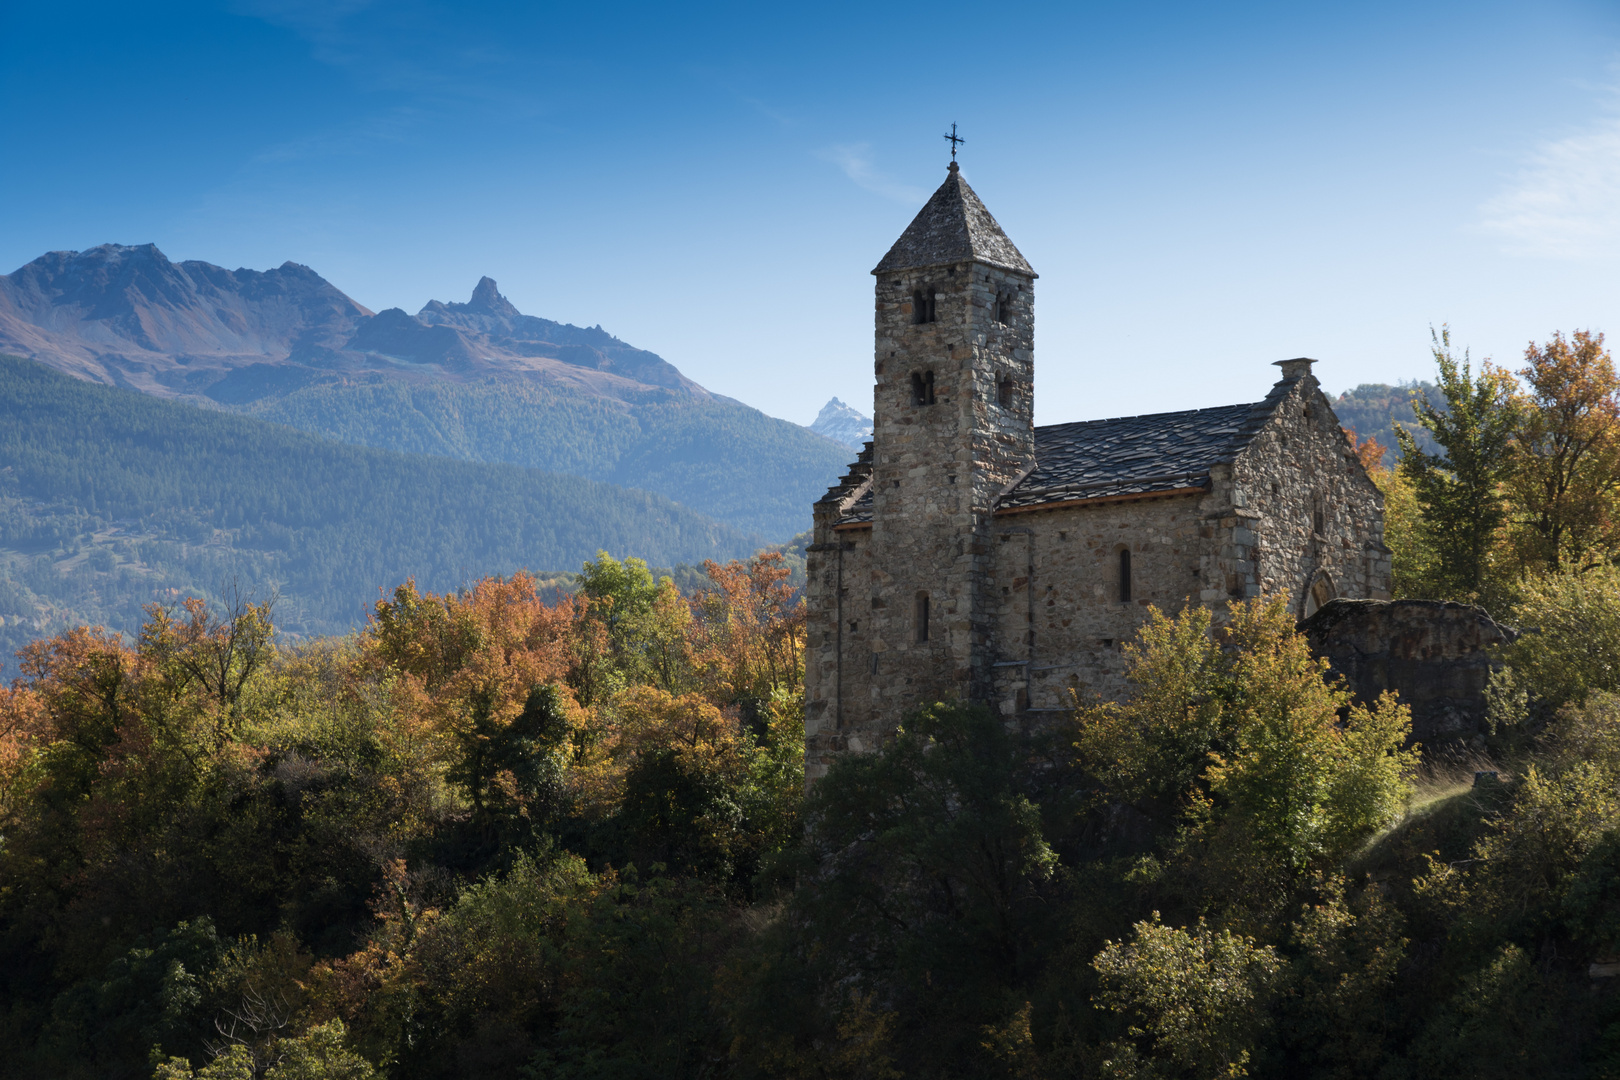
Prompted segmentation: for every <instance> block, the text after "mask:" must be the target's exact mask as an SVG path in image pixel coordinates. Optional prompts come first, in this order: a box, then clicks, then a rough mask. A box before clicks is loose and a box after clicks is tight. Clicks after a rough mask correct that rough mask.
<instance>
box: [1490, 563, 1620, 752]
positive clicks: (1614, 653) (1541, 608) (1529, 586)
mask: <svg viewBox="0 0 1620 1080" xmlns="http://www.w3.org/2000/svg"><path fill="white" fill-rule="evenodd" d="M1513 621H1514V622H1515V623H1516V624H1518V625H1519V626H1520V627H1522V628H1523V631H1522V632H1521V633H1520V634H1519V636H1518V637H1517V638H1516V639H1514V641H1513V642H1511V643H1510V644H1508V645H1506V646H1504V647H1503V649H1502V650H1501V659H1502V662H1503V663H1504V664H1505V665H1506V666H1505V670H1503V671H1502V672H1499V673H1498V674H1497V675H1495V676H1493V690H1494V691H1495V692H1496V695H1497V697H1498V701H1497V702H1493V705H1506V706H1507V708H1506V709H1504V710H1503V711H1500V712H1498V714H1497V715H1496V717H1495V719H1496V721H1497V723H1498V724H1502V723H1517V722H1519V721H1521V720H1523V719H1525V718H1526V714H1525V712H1524V709H1525V708H1526V707H1527V708H1528V715H1529V716H1530V717H1532V718H1534V719H1535V720H1537V721H1538V722H1543V723H1544V722H1546V721H1547V720H1549V719H1551V718H1552V717H1553V716H1554V715H1555V714H1556V713H1557V712H1558V711H1559V710H1560V709H1562V708H1563V707H1564V706H1566V705H1571V704H1573V705H1579V704H1581V703H1582V702H1584V701H1585V700H1586V698H1587V697H1588V696H1589V695H1590V694H1592V693H1593V692H1595V691H1606V692H1609V693H1620V569H1616V568H1614V567H1599V568H1597V569H1594V570H1591V571H1589V572H1587V573H1584V574H1582V573H1575V572H1572V571H1566V572H1564V573H1560V574H1546V575H1541V576H1538V577H1531V578H1528V579H1526V580H1525V581H1524V582H1523V583H1521V585H1520V586H1519V602H1518V604H1517V605H1515V607H1514V609H1513ZM1514 697H1519V698H1521V699H1524V700H1523V701H1522V702H1519V703H1515V702H1513V700H1512V699H1513V698H1514Z"/></svg>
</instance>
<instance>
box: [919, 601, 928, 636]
mask: <svg viewBox="0 0 1620 1080" xmlns="http://www.w3.org/2000/svg"><path fill="white" fill-rule="evenodd" d="M927 641H928V594H927V593H925V592H924V593H918V594H917V644H919V645H922V644H924V643H925V642H927Z"/></svg>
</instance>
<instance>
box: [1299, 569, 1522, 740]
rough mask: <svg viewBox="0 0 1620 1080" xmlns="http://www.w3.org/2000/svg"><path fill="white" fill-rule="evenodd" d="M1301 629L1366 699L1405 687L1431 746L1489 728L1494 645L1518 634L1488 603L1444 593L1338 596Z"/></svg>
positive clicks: (1416, 726) (1419, 736) (1415, 723)
mask: <svg viewBox="0 0 1620 1080" xmlns="http://www.w3.org/2000/svg"><path fill="white" fill-rule="evenodd" d="M1301 629H1302V630H1303V631H1304V632H1305V636H1306V638H1307V639H1308V640H1309V641H1310V644H1311V651H1312V652H1314V653H1316V655H1318V656H1321V657H1324V658H1325V659H1326V660H1327V661H1328V663H1330V664H1331V665H1332V666H1333V671H1334V673H1335V674H1338V675H1340V676H1343V678H1344V680H1345V683H1346V684H1347V685H1348V687H1349V689H1350V690H1351V691H1352V692H1353V693H1354V694H1355V695H1356V698H1357V699H1358V700H1360V701H1363V702H1371V701H1374V700H1376V699H1377V697H1378V695H1379V694H1381V693H1383V692H1384V691H1385V690H1386V689H1387V690H1394V691H1395V692H1396V693H1397V694H1399V695H1400V699H1401V701H1402V702H1403V703H1404V704H1406V705H1409V706H1411V709H1412V737H1413V740H1414V741H1416V742H1419V743H1422V744H1423V745H1424V746H1425V747H1427V748H1430V749H1432V748H1434V747H1435V746H1437V745H1439V744H1441V743H1446V742H1457V741H1465V740H1468V739H1470V738H1473V737H1475V736H1478V735H1480V734H1482V733H1483V731H1484V725H1485V683H1486V680H1487V679H1488V678H1489V676H1490V672H1491V668H1492V664H1493V663H1494V660H1493V658H1492V655H1491V650H1492V649H1494V648H1495V647H1497V646H1500V645H1506V644H1507V643H1509V642H1510V641H1512V640H1513V639H1514V637H1516V636H1517V632H1516V631H1514V630H1512V629H1509V628H1507V627H1504V626H1501V625H1499V624H1498V623H1497V622H1496V621H1495V620H1494V619H1492V618H1491V617H1490V615H1489V614H1488V613H1487V612H1486V611H1485V609H1484V608H1479V607H1474V606H1473V605H1471V604H1457V603H1448V602H1442V601H1439V600H1384V601H1378V600H1335V601H1333V602H1332V603H1329V604H1327V605H1325V606H1324V607H1323V608H1322V609H1321V610H1320V611H1318V612H1316V614H1314V615H1313V616H1311V618H1309V619H1307V620H1305V622H1304V624H1303V625H1302V626H1301Z"/></svg>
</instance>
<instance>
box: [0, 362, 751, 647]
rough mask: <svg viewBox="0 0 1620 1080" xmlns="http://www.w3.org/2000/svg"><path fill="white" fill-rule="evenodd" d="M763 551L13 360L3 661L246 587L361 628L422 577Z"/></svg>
mask: <svg viewBox="0 0 1620 1080" xmlns="http://www.w3.org/2000/svg"><path fill="white" fill-rule="evenodd" d="M758 542H759V538H758V537H757V536H753V535H748V534H744V533H742V532H740V531H738V530H736V529H733V528H730V527H728V526H725V525H722V524H719V523H716V522H714V521H713V520H710V519H708V518H706V517H703V516H701V515H699V514H697V513H695V512H693V511H691V510H689V509H687V508H686V507H683V506H679V505H677V504H675V503H673V502H671V501H670V500H668V499H666V498H663V497H661V496H658V495H652V494H648V493H645V492H640V491H628V490H625V489H622V488H617V487H612V486H609V485H607V484H602V483H598V482H595V481H591V480H585V479H580V478H576V477H572V476H564V475H558V474H548V473H543V472H539V471H537V470H533V469H523V468H519V467H516V466H512V465H493V464H478V463H470V462H462V461H453V460H446V459H443V458H434V457H427V456H417V455H407V454H400V453H395V452H391V451H385V450H375V449H369V448H362V447H355V446H346V445H342V444H339V443H334V442H331V441H329V440H324V439H319V438H315V437H313V436H310V435H306V434H303V433H300V432H296V431H292V430H289V429H287V428H285V427H282V426H280V425H276V424H269V423H264V422H262V421H258V420H254V419H251V418H248V417H241V416H235V415H231V414H229V413H221V412H216V411H212V410H207V409H200V408H197V407H194V406H190V405H186V404H182V403H178V402H172V401H163V400H159V399H157V398H153V397H148V396H144V395H141V394H137V393H132V392H129V391H124V390H117V389H113V388H109V387H102V386H95V385H92V384H89V383H85V382H81V381H78V380H75V379H72V378H69V377H67V376H64V375H61V374H59V373H57V372H53V371H50V370H48V369H46V368H44V367H41V366H40V365H38V364H34V363H31V362H29V361H26V360H21V359H17V358H13V357H0V618H4V620H5V624H4V626H0V663H5V664H6V665H7V666H8V667H10V666H11V663H10V654H11V652H12V651H13V650H14V649H15V648H17V647H18V646H19V645H21V644H22V643H23V642H25V641H28V640H31V639H33V638H36V637H39V636H40V635H41V634H43V633H48V632H53V631H55V630H58V629H61V628H63V627H65V626H68V625H71V624H73V623H80V622H89V623H106V624H107V625H109V626H111V627H114V628H121V629H133V628H134V627H136V626H138V625H139V621H140V608H141V606H142V605H143V604H145V603H147V602H150V601H152V600H154V599H169V598H172V597H175V596H178V595H181V594H188V593H189V594H198V595H214V596H217V595H218V594H219V592H220V589H221V587H222V586H224V585H226V584H228V583H229V582H231V581H232V580H235V581H237V582H238V583H239V584H240V586H241V587H242V588H243V589H244V590H245V591H251V592H254V593H256V594H258V595H259V596H261V597H262V596H264V595H266V594H267V593H268V592H269V591H271V590H272V589H278V590H279V592H280V595H281V600H280V603H279V606H278V610H277V618H278V622H279V623H280V624H281V625H282V626H283V627H284V628H285V629H286V630H288V631H291V632H294V633H299V634H324V633H334V632H342V631H345V630H347V629H348V628H349V627H351V626H353V625H355V624H357V623H358V622H360V621H362V620H363V618H364V615H365V607H366V603H367V598H368V597H374V596H376V595H377V594H376V590H377V589H378V588H379V587H390V588H391V587H392V586H394V585H396V584H398V583H399V582H401V581H403V580H405V579H406V578H407V577H412V576H414V577H416V578H417V579H418V580H419V581H420V582H421V583H422V584H423V586H424V587H429V588H434V589H441V590H442V589H446V588H453V587H455V586H456V585H458V584H460V583H462V582H464V581H470V580H473V579H475V578H478V577H481V576H483V575H486V574H506V573H510V572H512V571H514V570H516V569H519V568H525V567H526V568H530V569H534V570H559V569H566V570H572V569H576V568H577V567H578V566H579V565H580V564H581V563H582V562H583V561H584V560H585V559H587V558H589V557H590V556H592V555H593V554H595V552H596V551H597V550H598V549H606V550H608V551H610V552H614V553H616V554H625V553H635V554H638V555H643V556H645V557H646V558H648V559H649V560H650V561H652V562H653V563H655V564H662V565H671V564H675V563H681V562H698V561H700V560H702V559H704V558H710V557H713V558H730V557H733V556H737V555H742V554H746V553H748V552H749V551H752V550H754V548H755V547H757V546H758Z"/></svg>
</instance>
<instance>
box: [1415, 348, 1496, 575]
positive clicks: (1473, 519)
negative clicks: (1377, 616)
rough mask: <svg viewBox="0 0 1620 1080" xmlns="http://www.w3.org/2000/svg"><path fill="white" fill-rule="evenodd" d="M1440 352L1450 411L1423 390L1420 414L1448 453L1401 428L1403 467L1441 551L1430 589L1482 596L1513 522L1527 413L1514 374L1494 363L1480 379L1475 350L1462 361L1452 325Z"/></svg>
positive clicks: (1443, 389)
mask: <svg viewBox="0 0 1620 1080" xmlns="http://www.w3.org/2000/svg"><path fill="white" fill-rule="evenodd" d="M1431 334H1432V331H1431ZM1433 353H1434V360H1435V365H1436V367H1437V368H1438V377H1437V380H1436V381H1437V382H1438V384H1439V390H1440V394H1441V396H1442V398H1443V399H1444V406H1443V407H1442V406H1441V405H1440V404H1439V403H1437V402H1435V401H1434V400H1432V399H1431V398H1430V397H1429V396H1428V394H1427V392H1423V393H1421V394H1419V395H1418V397H1417V398H1416V399H1415V400H1414V402H1413V409H1414V411H1415V412H1416V414H1417V419H1418V423H1419V424H1420V425H1422V427H1423V428H1424V430H1426V431H1427V432H1428V433H1429V435H1430V436H1431V437H1432V438H1433V440H1434V442H1435V443H1436V444H1437V445H1438V446H1439V449H1440V452H1439V453H1429V452H1427V451H1425V450H1424V449H1422V448H1421V447H1420V446H1419V445H1418V443H1417V440H1416V439H1414V438H1413V437H1412V435H1411V434H1410V433H1409V432H1407V431H1405V430H1402V429H1399V428H1397V429H1396V438H1397V439H1398V440H1399V441H1400V447H1401V463H1400V469H1401V470H1402V472H1403V473H1404V474H1405V475H1406V476H1407V477H1408V478H1409V479H1410V480H1411V482H1412V486H1413V489H1414V494H1415V495H1416V498H1417V502H1418V504H1419V505H1420V506H1421V507H1422V508H1423V531H1424V533H1425V534H1426V536H1427V538H1428V542H1429V544H1430V546H1431V547H1432V548H1433V551H1434V562H1435V565H1434V577H1433V579H1432V581H1430V582H1428V583H1427V586H1426V588H1425V591H1426V592H1427V593H1428V594H1429V595H1432V596H1438V597H1448V598H1449V597H1454V598H1461V597H1472V596H1479V595H1480V594H1481V593H1482V592H1484V591H1485V590H1486V586H1487V578H1488V576H1489V573H1490V570H1491V560H1490V556H1491V548H1492V546H1493V545H1494V544H1495V542H1496V540H1497V537H1498V534H1499V533H1500V532H1501V530H1502V526H1503V524H1504V523H1505V522H1506V521H1507V506H1506V501H1505V498H1504V493H1503V485H1504V483H1505V482H1506V481H1507V480H1508V478H1509V477H1510V476H1511V475H1512V471H1513V463H1514V462H1513V440H1514V436H1515V434H1516V433H1517V431H1518V425H1519V418H1520V408H1519V405H1518V402H1517V399H1516V396H1515V383H1514V381H1513V376H1512V375H1510V374H1509V373H1508V372H1506V371H1503V370H1502V369H1500V368H1498V367H1495V366H1493V365H1492V364H1491V362H1490V361H1489V360H1487V361H1485V362H1484V363H1483V364H1482V365H1481V366H1480V372H1479V375H1478V377H1477V378H1476V377H1475V376H1474V374H1473V370H1472V366H1471V365H1470V363H1469V359H1468V353H1467V352H1466V351H1464V353H1463V357H1462V359H1461V360H1459V359H1457V357H1456V356H1455V355H1454V354H1453V352H1452V346H1451V331H1450V329H1449V328H1446V327H1441V329H1440V333H1439V334H1438V335H1434V346H1433Z"/></svg>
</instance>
